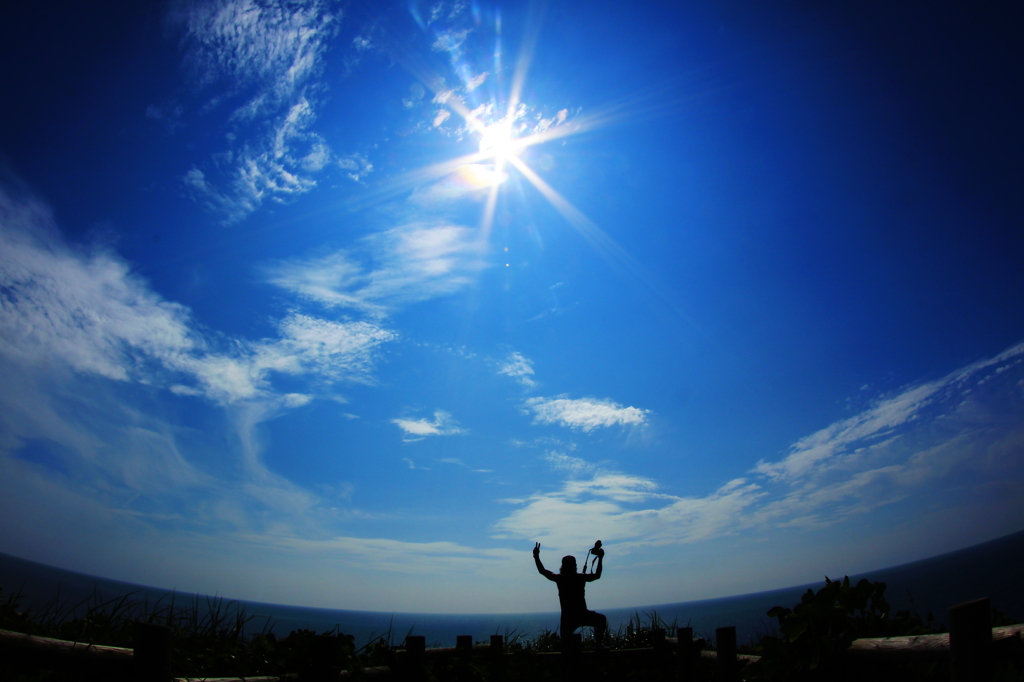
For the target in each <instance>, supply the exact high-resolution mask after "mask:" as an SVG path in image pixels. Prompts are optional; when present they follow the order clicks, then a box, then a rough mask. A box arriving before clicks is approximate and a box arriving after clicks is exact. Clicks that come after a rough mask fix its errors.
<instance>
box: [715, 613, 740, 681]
mask: <svg viewBox="0 0 1024 682" xmlns="http://www.w3.org/2000/svg"><path fill="white" fill-rule="evenodd" d="M715 640H716V642H717V645H718V679H719V682H735V680H736V628H735V627H734V626H732V625H730V626H729V627H724V628H718V629H717V630H715Z"/></svg>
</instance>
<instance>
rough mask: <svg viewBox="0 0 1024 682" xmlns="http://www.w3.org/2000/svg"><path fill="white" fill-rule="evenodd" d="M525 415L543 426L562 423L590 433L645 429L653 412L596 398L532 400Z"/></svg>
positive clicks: (528, 403)
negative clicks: (615, 428) (620, 428)
mask: <svg viewBox="0 0 1024 682" xmlns="http://www.w3.org/2000/svg"><path fill="white" fill-rule="evenodd" d="M523 411H524V412H527V413H529V412H531V411H532V412H533V415H534V417H533V420H534V422H536V423H540V424H562V425H563V426H568V427H570V428H573V429H579V430H581V431H584V432H588V433H589V432H590V431H593V430H594V429H596V428H598V427H600V426H614V425H615V424H620V425H622V426H642V425H644V424H646V423H647V415H648V414H649V413H650V410H644V409H641V408H638V407H623V406H622V405H619V404H618V403H615V402H612V401H611V400H598V399H596V398H578V399H571V398H566V397H564V396H558V397H555V398H530V399H528V400H527V401H526V402H525V403H523Z"/></svg>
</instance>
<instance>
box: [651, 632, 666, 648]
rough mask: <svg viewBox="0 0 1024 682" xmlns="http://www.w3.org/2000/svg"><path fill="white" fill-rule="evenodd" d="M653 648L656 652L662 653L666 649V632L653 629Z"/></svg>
mask: <svg viewBox="0 0 1024 682" xmlns="http://www.w3.org/2000/svg"><path fill="white" fill-rule="evenodd" d="M651 646H652V647H654V649H655V651H661V650H662V649H664V648H665V631H664V630H663V629H661V628H652V629H651Z"/></svg>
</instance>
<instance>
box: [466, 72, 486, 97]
mask: <svg viewBox="0 0 1024 682" xmlns="http://www.w3.org/2000/svg"><path fill="white" fill-rule="evenodd" d="M489 75H490V74H488V73H487V72H486V71H484V72H483V73H482V74H480V75H479V76H476V77H474V78H470V79H469V80H467V81H466V92H473V91H474V90H476V89H477V88H479V87H480V86H481V85H483V84H484V81H486V80H487V76H489Z"/></svg>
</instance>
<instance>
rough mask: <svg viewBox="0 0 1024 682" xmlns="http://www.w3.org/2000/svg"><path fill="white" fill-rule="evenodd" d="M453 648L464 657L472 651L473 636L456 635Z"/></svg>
mask: <svg viewBox="0 0 1024 682" xmlns="http://www.w3.org/2000/svg"><path fill="white" fill-rule="evenodd" d="M455 648H456V649H458V650H459V654H461V655H463V656H466V655H468V654H470V653H472V651H473V635H457V636H456V637H455Z"/></svg>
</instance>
